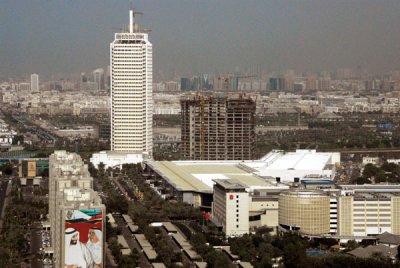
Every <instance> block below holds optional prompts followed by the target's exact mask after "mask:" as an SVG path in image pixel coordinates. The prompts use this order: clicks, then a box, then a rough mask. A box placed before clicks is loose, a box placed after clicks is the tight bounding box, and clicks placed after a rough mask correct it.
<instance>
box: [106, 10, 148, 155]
mask: <svg viewBox="0 0 400 268" xmlns="http://www.w3.org/2000/svg"><path fill="white" fill-rule="evenodd" d="M135 14H136V13H135V12H134V11H133V10H130V24H129V32H124V33H116V34H115V40H114V41H113V42H112V43H111V44H110V72H111V73H110V76H111V150H112V151H117V152H135V153H139V154H147V155H149V156H150V157H151V156H152V151H153V134H152V110H153V107H152V82H153V74H152V69H153V65H152V64H153V59H152V55H153V52H152V44H151V43H150V41H149V39H148V34H147V33H146V32H144V31H141V30H140V29H139V27H138V25H137V24H136V23H135V21H134V18H135Z"/></svg>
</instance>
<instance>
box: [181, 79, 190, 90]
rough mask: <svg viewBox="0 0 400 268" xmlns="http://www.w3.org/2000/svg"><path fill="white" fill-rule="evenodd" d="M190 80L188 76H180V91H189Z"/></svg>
mask: <svg viewBox="0 0 400 268" xmlns="http://www.w3.org/2000/svg"><path fill="white" fill-rule="evenodd" d="M191 85H192V84H191V82H190V78H186V77H182V78H181V90H182V91H190V90H191Z"/></svg>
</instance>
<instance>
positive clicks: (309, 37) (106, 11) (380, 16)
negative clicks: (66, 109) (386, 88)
mask: <svg viewBox="0 0 400 268" xmlns="http://www.w3.org/2000/svg"><path fill="white" fill-rule="evenodd" d="M0 5H1V9H0V18H1V19H0V22H1V25H3V27H1V28H0V34H1V35H2V36H6V37H7V38H4V39H3V43H2V45H1V46H0V57H1V58H2V59H3V61H2V62H3V63H6V64H3V65H2V66H1V67H0V76H1V77H3V78H4V77H8V76H13V75H22V74H29V73H33V72H36V73H39V74H40V75H41V76H43V77H46V76H50V75H53V74H67V73H80V72H81V71H83V70H90V69H95V67H96V66H106V65H107V59H108V56H107V54H108V49H107V45H106V44H107V43H108V42H111V41H112V36H113V33H114V32H116V31H118V29H119V28H121V27H125V26H126V25H127V20H126V17H125V16H122V15H121V14H122V13H123V12H124V11H126V10H127V9H128V6H129V3H127V2H124V1H96V2H94V1H85V2H75V3H70V2H68V3H67V2H65V1H59V2H55V3H49V2H44V1H40V0H35V1H29V2H28V3H25V2H24V3H22V2H21V1H10V0H5V1H2V4H0ZM135 5H136V6H137V8H138V9H140V10H142V11H143V12H144V13H145V14H146V16H144V17H143V18H142V17H141V18H139V19H140V22H141V23H142V24H143V25H146V26H148V27H149V28H151V29H152V30H153V32H152V40H153V42H154V43H156V44H157V46H156V47H155V48H154V65H155V67H154V71H155V73H157V74H160V73H161V74H162V73H169V72H174V71H175V72H178V73H181V72H183V71H187V72H191V73H215V72H216V71H219V72H226V71H229V70H234V69H235V68H236V67H239V68H241V69H244V68H246V67H252V66H257V67H260V68H265V69H269V70H282V69H296V70H299V71H304V70H310V71H317V70H334V69H336V68H339V67H349V68H357V66H360V67H362V68H365V69H368V70H371V71H372V72H384V71H388V70H396V69H398V62H399V56H398V53H397V51H398V48H399V44H400V42H399V41H400V29H398V28H397V27H396V25H398V23H399V20H400V19H399V18H398V16H397V14H398V13H399V11H400V3H399V2H398V1H394V0H387V1H380V2H379V3H378V2H376V1H372V0H367V1H351V2H348V1H335V3H332V2H331V1H315V0H307V1H302V2H301V3H299V2H294V1H284V2H283V1H280V2H277V1H257V0H253V1H247V2H245V3H243V2H242V1H236V0H235V1H229V2H228V1H226V0H222V1H218V2H217V3H214V2H212V1H201V2H200V1H189V2H184V3H181V2H180V1H177V0H168V1H163V2H161V3H159V2H157V1H146V2H144V1H136V2H135ZM15 17H17V18H19V19H18V20H17V21H16V20H15V19H13V18H15Z"/></svg>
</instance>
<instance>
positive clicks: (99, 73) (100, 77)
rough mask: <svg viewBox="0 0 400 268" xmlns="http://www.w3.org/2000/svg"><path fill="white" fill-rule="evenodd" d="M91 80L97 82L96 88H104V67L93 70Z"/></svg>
mask: <svg viewBox="0 0 400 268" xmlns="http://www.w3.org/2000/svg"><path fill="white" fill-rule="evenodd" d="M93 82H95V83H96V84H97V90H102V89H104V69H102V68H98V69H96V70H94V71H93Z"/></svg>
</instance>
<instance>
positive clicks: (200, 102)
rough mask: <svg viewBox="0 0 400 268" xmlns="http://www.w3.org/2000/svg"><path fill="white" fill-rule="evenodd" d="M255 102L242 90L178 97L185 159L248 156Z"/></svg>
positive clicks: (250, 155) (252, 144)
mask: <svg viewBox="0 0 400 268" xmlns="http://www.w3.org/2000/svg"><path fill="white" fill-rule="evenodd" d="M255 111H256V103H255V101H254V100H253V99H251V98H250V97H245V96H243V95H242V94H234V95H230V96H204V95H200V94H197V95H193V96H188V97H184V98H183V99H182V100H181V113H182V137H181V138H182V152H183V156H184V158H185V159H188V160H247V159H252V158H253V154H254V151H255V146H256V137H255Z"/></svg>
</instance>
